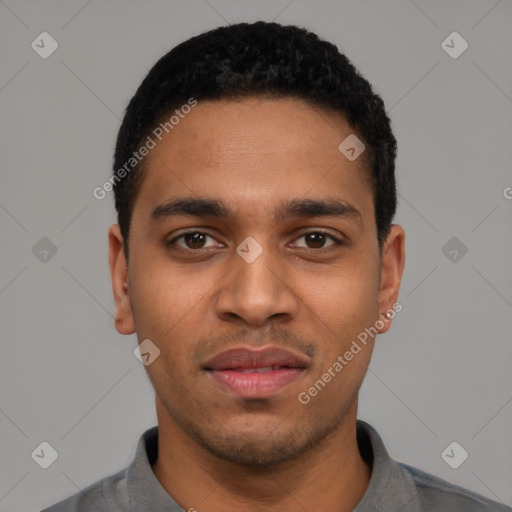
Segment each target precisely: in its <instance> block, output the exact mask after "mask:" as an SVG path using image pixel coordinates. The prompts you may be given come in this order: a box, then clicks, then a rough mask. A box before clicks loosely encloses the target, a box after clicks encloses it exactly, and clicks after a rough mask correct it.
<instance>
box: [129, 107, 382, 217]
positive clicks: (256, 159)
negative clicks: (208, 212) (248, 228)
mask: <svg viewBox="0 0 512 512" xmlns="http://www.w3.org/2000/svg"><path fill="white" fill-rule="evenodd" d="M352 133H353V131H352V130H351V128H350V126H349V124H348V122H347V121H346V120H345V119H344V117H343V116H342V115H341V114H333V113H330V112H327V111H325V110H322V109H320V108H317V107H314V106H312V105H309V104H308V103H306V102H303V101H301V100H295V99H288V98H287V99H270V100H269V99H260V98H246V99H243V100H240V101H225V100H222V101H213V102H199V103H198V104H197V106H195V107H194V108H193V109H192V110H191V111H190V112H189V113H188V114H186V115H184V116H183V117H182V118H181V119H180V120H179V123H178V124H175V125H174V126H173V128H172V130H169V133H165V132H164V134H163V136H162V138H161V140H158V139H156V138H155V143H156V145H155V147H154V148H153V149H152V150H151V151H150V153H149V154H148V155H147V156H146V157H145V161H144V179H143V180H142V184H141V188H140V190H139V193H138V198H137V203H136V209H137V208H138V207H139V208H140V207H142V208H144V210H145V212H146V214H147V213H148V211H149V209H150V208H151V209H153V208H154V206H155V204H158V203H163V202H165V201H166V199H167V198H168V197H171V196H172V197H176V196H180V195H186V196H188V197H190V196H194V195H197V196H201V197H212V198H216V199H222V200H223V201H224V202H225V203H230V204H232V205H234V206H235V208H236V207H237V206H239V207H241V206H243V205H252V207H253V208H255V209H254V210H253V213H255V214H256V213H262V212H263V210H264V209H265V206H267V207H268V205H270V204H271V203H273V204H275V203H277V202H282V201H283V199H296V198H300V197H304V196H308V197H314V196H315V195H316V196H325V195H329V196H330V197H332V196H333V195H336V196H337V195H339V198H340V199H341V200H345V201H346V202H351V203H353V202H354V201H355V202H358V203H364V204H360V207H359V208H358V209H360V208H365V207H371V206H372V202H373V198H372V192H371V187H370V184H369V180H368V178H367V171H366V164H365V162H364V160H363V157H360V158H358V159H356V160H355V161H350V160H348V159H347V158H346V157H345V156H344V155H343V154H342V153H341V152H340V150H339V149H338V146H339V145H340V143H341V142H342V141H343V140H344V139H345V138H346V137H347V136H349V135H351V134H352Z"/></svg>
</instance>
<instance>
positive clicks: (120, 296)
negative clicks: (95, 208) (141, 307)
mask: <svg viewBox="0 0 512 512" xmlns="http://www.w3.org/2000/svg"><path fill="white" fill-rule="evenodd" d="M108 246H109V265H110V277H111V280H112V292H113V295H114V304H115V307H116V314H115V323H114V326H115V328H116V330H117V332H118V333H119V334H133V333H134V332H135V322H134V321H133V312H132V305H131V302H130V294H129V291H128V285H127V282H128V265H127V262H126V258H125V254H124V241H123V236H122V235H121V228H120V226H119V224H112V226H110V229H109V230H108Z"/></svg>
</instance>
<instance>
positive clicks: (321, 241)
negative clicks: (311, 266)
mask: <svg viewBox="0 0 512 512" xmlns="http://www.w3.org/2000/svg"><path fill="white" fill-rule="evenodd" d="M306 237H310V238H309V240H310V241H312V242H313V245H314V248H319V247H320V248H321V247H322V246H323V245H324V239H325V235H323V234H322V233H308V234H307V235H306ZM314 238H316V241H315V240H314ZM315 244H316V245H315Z"/></svg>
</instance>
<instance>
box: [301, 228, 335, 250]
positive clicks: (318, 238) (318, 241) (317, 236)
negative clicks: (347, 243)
mask: <svg viewBox="0 0 512 512" xmlns="http://www.w3.org/2000/svg"><path fill="white" fill-rule="evenodd" d="M301 238H303V239H304V240H305V245H298V244H297V245H295V246H296V247H303V248H306V249H325V248H327V247H330V246H334V245H342V241H341V240H338V239H337V238H335V237H334V236H332V235H330V234H329V233H325V232H323V231H311V232H310V233H305V234H303V235H302V236H300V237H299V238H297V240H300V239H301ZM329 238H330V239H331V240H332V241H333V243H331V244H329V245H328V246H326V245H325V242H326V241H327V239H329Z"/></svg>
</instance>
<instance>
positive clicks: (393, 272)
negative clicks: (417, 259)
mask: <svg viewBox="0 0 512 512" xmlns="http://www.w3.org/2000/svg"><path fill="white" fill-rule="evenodd" d="M404 265H405V232H404V230H403V228H402V226H399V225H398V224H392V225H391V227H390V229H389V233H388V236H387V237H386V240H385V241H384V243H383V245H382V256H381V267H380V291H379V311H380V314H381V317H380V318H381V320H383V321H382V322H380V323H383V324H384V326H383V327H382V328H379V333H380V334H383V333H385V332H387V331H388V330H389V328H390V327H391V319H392V318H393V316H394V314H395V311H397V312H398V311H400V310H401V309H402V305H401V304H399V305H398V306H397V303H398V292H399V290H400V283H401V281H402V273H403V270H404ZM386 313H388V316H386ZM391 315H392V316H391Z"/></svg>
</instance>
